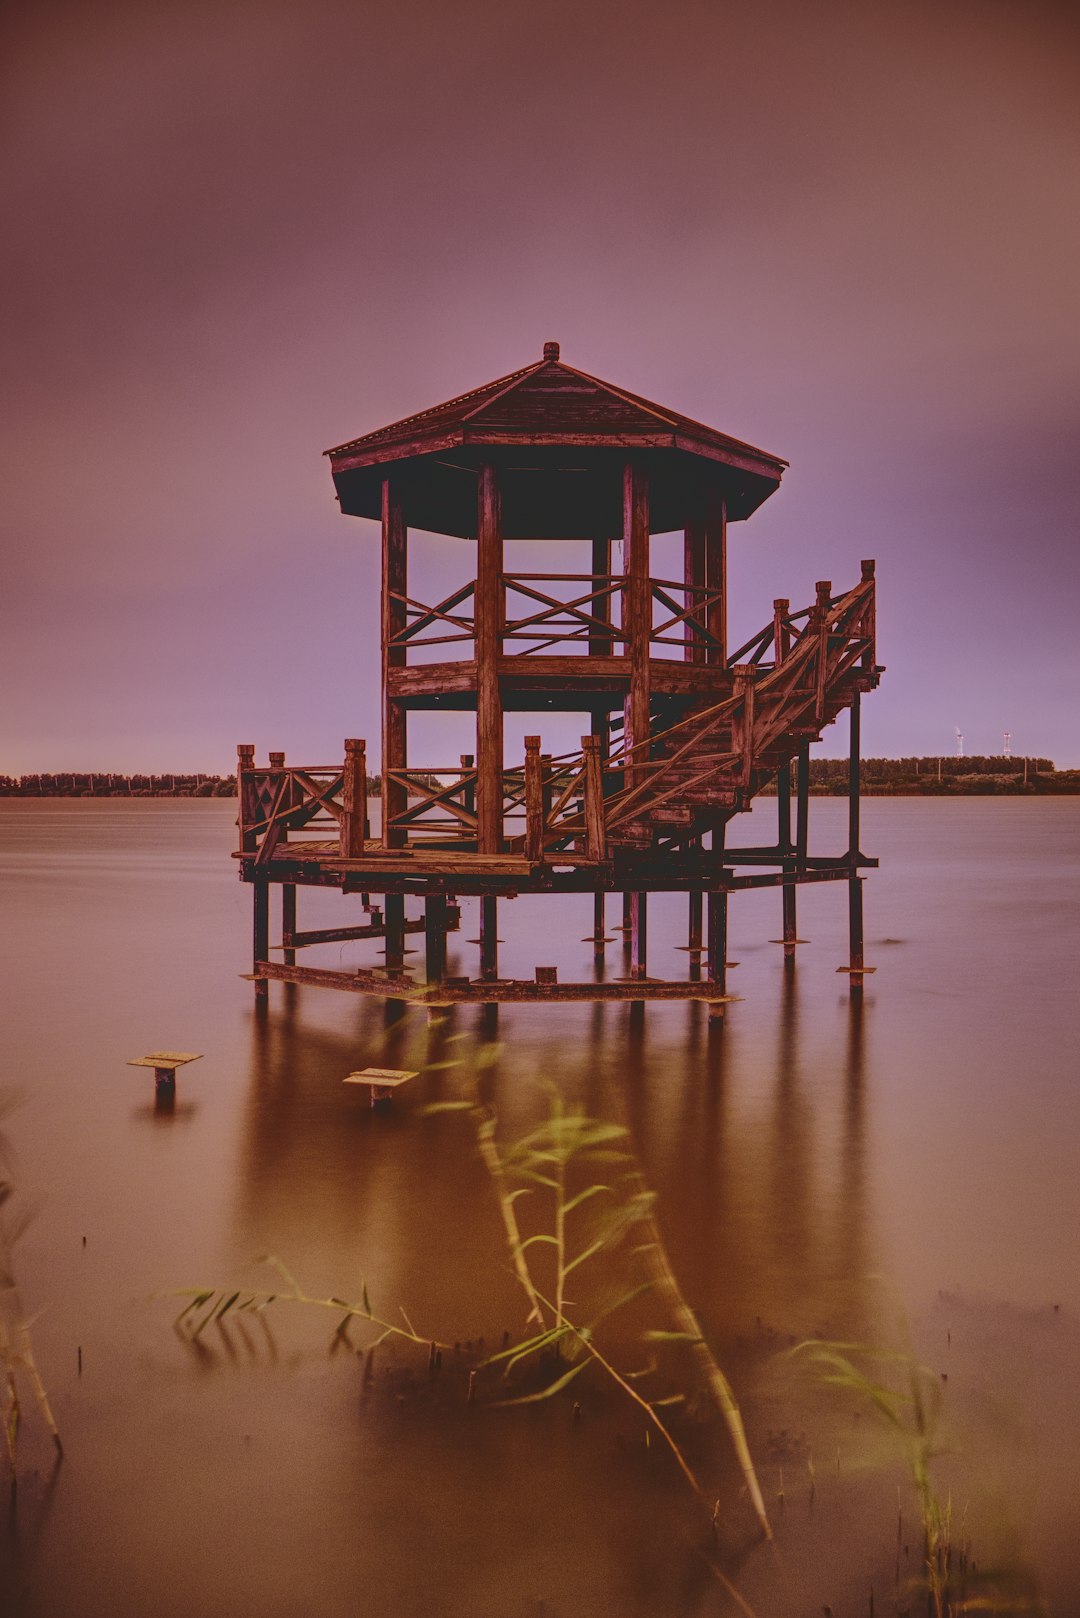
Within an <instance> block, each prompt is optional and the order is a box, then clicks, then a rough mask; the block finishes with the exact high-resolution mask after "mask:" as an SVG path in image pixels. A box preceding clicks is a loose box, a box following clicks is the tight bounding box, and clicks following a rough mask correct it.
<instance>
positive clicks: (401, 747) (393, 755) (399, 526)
mask: <svg viewBox="0 0 1080 1618" xmlns="http://www.w3.org/2000/svg"><path fill="white" fill-rule="evenodd" d="M407 589H408V536H407V532H406V528H405V518H404V514H403V511H402V505H401V493H400V491H399V490H398V488H397V487H396V485H395V483H394V480H393V479H392V478H384V479H383V485H382V619H381V628H382V633H381V639H382V670H383V686H382V689H383V724H382V823H383V824H382V843H383V847H384V848H403V847H404V846H405V842H406V837H407V833H406V831H405V829H404V827H394V826H392V824H391V822H392V821H393V819H394V817H395V816H396V815H400V814H404V812H405V810H406V808H407V807H408V801H409V800H408V792H407V791H406V789H405V787H404V786H402V785H400V784H399V783H395V782H393V781H392V780H391V779H390V772H391V771H392V770H403V769H405V767H406V762H407V753H406V748H407V742H406V717H405V712H406V711H405V708H404V706H403V704H402V703H401V702H399V701H398V700H397V699H396V698H394V697H392V696H391V695H390V670H391V669H403V668H404V667H405V648H404V646H394V645H393V644H392V640H393V637H394V636H395V635H397V634H399V633H400V632H401V630H403V629H404V628H405V625H406V622H407V619H406V607H405V596H406V593H407ZM360 835H361V837H362V836H363V832H362V831H361V833H360Z"/></svg>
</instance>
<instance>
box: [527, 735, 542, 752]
mask: <svg viewBox="0 0 1080 1618" xmlns="http://www.w3.org/2000/svg"><path fill="white" fill-rule="evenodd" d="M525 751H526V753H533V752H536V753H539V751H540V738H539V736H526V738H525Z"/></svg>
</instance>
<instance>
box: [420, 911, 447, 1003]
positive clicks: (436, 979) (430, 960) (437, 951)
mask: <svg viewBox="0 0 1080 1618" xmlns="http://www.w3.org/2000/svg"><path fill="white" fill-rule="evenodd" d="M446 920H447V918H446V895H445V894H443V893H429V894H428V896H427V898H426V899H425V900H424V943H425V946H426V950H427V957H426V960H427V980H428V982H429V983H441V982H442V981H443V979H444V978H445V977H446Z"/></svg>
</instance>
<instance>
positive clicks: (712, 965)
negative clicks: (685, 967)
mask: <svg viewBox="0 0 1080 1618" xmlns="http://www.w3.org/2000/svg"><path fill="white" fill-rule="evenodd" d="M727 911H728V896H727V889H726V888H712V889H710V891H709V904H708V950H707V954H706V961H707V968H706V970H707V971H708V974H709V982H710V983H715V984H716V989H717V993H718V994H726V993H727V949H728V938H727V926H728V913H727ZM723 1015H724V1006H723V1003H722V1002H721V1003H716V1002H713V1003H712V1004H710V1006H709V1018H710V1020H713V1019H719V1018H721V1017H723Z"/></svg>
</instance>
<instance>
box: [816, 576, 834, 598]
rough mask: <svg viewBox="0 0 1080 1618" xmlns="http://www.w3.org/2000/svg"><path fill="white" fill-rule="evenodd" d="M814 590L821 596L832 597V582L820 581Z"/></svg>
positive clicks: (829, 580)
mask: <svg viewBox="0 0 1080 1618" xmlns="http://www.w3.org/2000/svg"><path fill="white" fill-rule="evenodd" d="M814 589H815V590H816V591H817V593H818V595H819V596H828V595H832V580H831V579H819V580H818V581H817V583H816V584H815V585H814Z"/></svg>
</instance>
